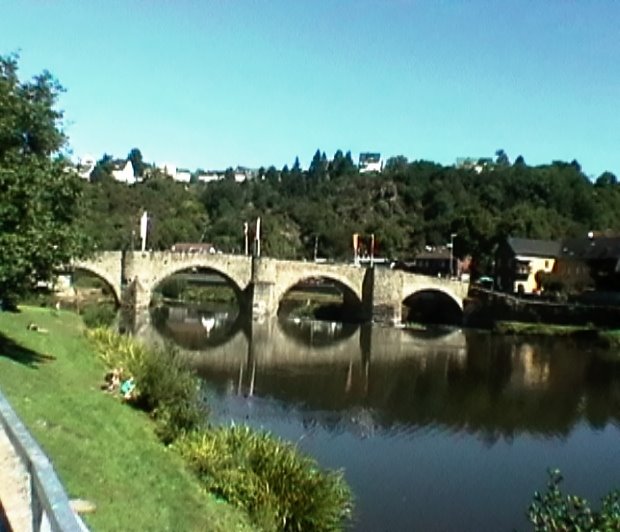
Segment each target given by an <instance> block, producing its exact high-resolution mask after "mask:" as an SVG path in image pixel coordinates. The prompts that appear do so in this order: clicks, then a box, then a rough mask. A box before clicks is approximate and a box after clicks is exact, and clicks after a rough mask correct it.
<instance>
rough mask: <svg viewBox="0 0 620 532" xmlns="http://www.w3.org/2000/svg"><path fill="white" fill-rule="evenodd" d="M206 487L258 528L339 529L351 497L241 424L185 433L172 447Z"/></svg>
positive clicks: (336, 479)
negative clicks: (245, 515)
mask: <svg viewBox="0 0 620 532" xmlns="http://www.w3.org/2000/svg"><path fill="white" fill-rule="evenodd" d="M174 447H175V448H177V449H178V450H179V451H180V453H181V455H182V456H183V457H184V458H185V459H186V461H187V462H188V463H189V464H190V465H191V467H192V468H193V469H194V471H195V472H196V473H197V474H198V476H199V477H200V479H201V480H202V482H203V483H204V485H205V487H206V489H207V490H208V491H209V492H211V493H213V494H215V495H217V496H219V497H221V498H223V499H225V500H226V501H228V502H230V503H233V504H235V505H237V506H239V507H242V508H244V509H245V510H246V511H247V512H248V514H249V515H250V517H251V518H252V519H253V521H254V523H255V524H256V525H257V526H258V527H260V528H261V529H262V530H269V531H271V530H274V531H275V530H278V531H279V530H284V531H291V532H292V531H295V532H300V531H308V530H312V531H328V530H329V531H333V530H341V529H342V528H343V527H344V526H345V524H346V522H347V521H348V520H349V519H350V517H351V512H352V493H351V490H350V488H349V486H348V485H347V483H346V482H345V480H344V478H343V475H342V473H341V472H338V471H324V470H322V469H320V468H319V466H318V464H317V462H316V461H315V460H314V459H312V458H310V457H308V456H305V455H302V454H301V453H299V452H298V450H297V449H296V448H295V446H293V445H292V444H291V443H288V442H284V441H281V440H279V439H277V438H275V437H273V436H271V435H269V434H267V433H264V432H256V431H254V430H252V429H250V428H248V427H245V426H232V427H218V428H212V429H210V430H208V431H204V432H193V433H189V434H184V435H183V436H182V437H181V438H180V439H178V440H177V441H176V442H175V443H174Z"/></svg>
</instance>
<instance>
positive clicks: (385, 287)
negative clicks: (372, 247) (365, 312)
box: [369, 268, 403, 325]
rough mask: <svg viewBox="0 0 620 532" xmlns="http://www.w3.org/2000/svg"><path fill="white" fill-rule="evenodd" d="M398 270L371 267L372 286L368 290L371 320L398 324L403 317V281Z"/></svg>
mask: <svg viewBox="0 0 620 532" xmlns="http://www.w3.org/2000/svg"><path fill="white" fill-rule="evenodd" d="M399 274H400V272H394V271H392V270H388V269H385V268H373V269H372V287H371V288H370V290H369V297H370V307H371V316H372V321H374V322H375V323H383V324H386V325H396V324H399V323H400V322H401V321H402V319H403V314H402V301H401V297H402V295H401V294H402V291H403V282H402V276H401V275H399Z"/></svg>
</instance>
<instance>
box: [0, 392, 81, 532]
mask: <svg viewBox="0 0 620 532" xmlns="http://www.w3.org/2000/svg"><path fill="white" fill-rule="evenodd" d="M0 425H1V426H2V428H3V429H4V431H5V433H6V435H7V436H8V439H9V441H10V442H11V445H12V446H13V449H14V450H15V452H16V453H17V456H18V457H19V458H20V460H21V461H22V463H23V465H24V467H25V469H26V472H27V473H28V475H29V477H30V497H29V499H30V512H31V515H32V530H33V532H39V531H40V530H41V529H42V528H44V529H51V530H52V531H53V532H81V531H84V530H86V527H85V526H84V524H83V523H82V522H81V520H80V519H79V518H78V517H77V515H76V514H75V513H74V512H73V510H72V509H71V507H70V505H69V499H68V497H67V494H66V493H65V490H64V488H63V487H62V485H61V484H60V481H59V480H58V477H57V476H56V472H55V471H54V468H53V466H52V464H51V462H50V461H49V459H48V458H47V456H45V453H44V452H43V451H42V450H41V447H39V445H38V444H37V442H36V441H35V440H34V438H33V437H32V436H31V434H30V433H29V432H28V429H27V428H26V427H25V426H24V424H23V423H22V422H21V420H20V419H19V417H18V416H17V414H16V413H15V411H14V410H13V408H12V407H11V405H10V404H9V402H8V401H7V399H6V398H5V397H4V395H3V394H2V392H0ZM45 525H47V526H45Z"/></svg>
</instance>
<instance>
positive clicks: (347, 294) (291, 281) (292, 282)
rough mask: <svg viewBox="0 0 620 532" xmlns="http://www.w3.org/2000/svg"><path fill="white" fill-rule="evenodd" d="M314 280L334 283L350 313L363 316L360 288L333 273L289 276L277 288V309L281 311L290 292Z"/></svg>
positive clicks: (275, 295)
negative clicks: (283, 302)
mask: <svg viewBox="0 0 620 532" xmlns="http://www.w3.org/2000/svg"><path fill="white" fill-rule="evenodd" d="M313 279H317V280H320V281H327V282H329V283H332V284H333V285H334V286H335V287H336V288H337V289H338V290H339V291H340V293H341V294H342V305H343V306H344V307H345V308H347V309H349V310H350V311H353V314H352V315H353V316H355V317H358V315H361V312H362V297H361V293H360V292H361V290H360V289H359V288H358V287H356V286H354V285H352V283H351V282H350V280H349V279H348V278H347V277H345V276H342V275H338V274H334V273H333V272H311V273H305V274H303V273H302V274H299V275H295V276H289V277H288V278H287V279H286V282H284V283H282V282H281V283H280V284H279V286H278V287H277V288H276V292H275V294H274V300H275V302H276V304H277V309H278V310H279V309H280V307H281V305H282V301H283V299H284V297H285V296H286V294H287V293H288V292H290V291H291V290H292V289H294V288H295V287H296V286H299V285H301V284H303V283H304V282H307V281H309V280H313Z"/></svg>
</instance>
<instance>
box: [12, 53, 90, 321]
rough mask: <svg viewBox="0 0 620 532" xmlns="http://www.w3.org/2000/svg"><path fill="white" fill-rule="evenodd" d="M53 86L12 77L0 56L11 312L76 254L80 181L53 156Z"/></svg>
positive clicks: (45, 80) (48, 80) (46, 78)
mask: <svg viewBox="0 0 620 532" xmlns="http://www.w3.org/2000/svg"><path fill="white" fill-rule="evenodd" d="M61 91H62V88H61V86H60V85H59V84H58V82H57V81H56V80H55V79H54V78H53V77H52V75H51V74H50V73H49V72H46V71H45V72H43V73H42V74H40V75H38V76H36V77H34V78H33V79H32V80H31V81H20V80H19V78H18V65H17V57H16V56H9V57H2V56H0V249H1V250H2V260H1V261H0V301H1V306H2V308H5V309H7V308H10V309H13V308H15V306H16V304H17V301H18V300H19V297H20V296H22V295H23V294H24V293H25V292H27V291H28V289H30V288H31V287H32V286H33V285H34V283H35V282H36V281H40V280H43V281H46V280H49V279H50V278H51V276H52V273H53V270H54V268H55V267H57V266H59V265H61V264H66V263H67V262H68V261H69V260H70V259H71V258H72V257H74V256H77V255H78V254H80V253H79V252H80V251H81V250H84V249H85V248H84V246H83V245H82V244H83V243H82V242H81V240H82V239H81V238H80V237H79V235H78V232H77V231H75V230H74V223H75V221H76V218H77V202H78V199H79V197H80V193H81V189H82V186H83V183H82V182H81V180H79V179H78V178H77V177H76V176H75V175H74V173H73V172H71V171H70V167H69V164H68V161H67V160H66V159H65V158H64V157H62V156H61V155H60V150H61V149H62V147H63V146H64V145H65V142H66V138H65V135H64V133H63V132H62V129H61V123H62V116H63V115H62V112H61V111H59V110H57V109H56V107H55V106H56V102H57V98H58V95H59V93H60V92H61Z"/></svg>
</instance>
